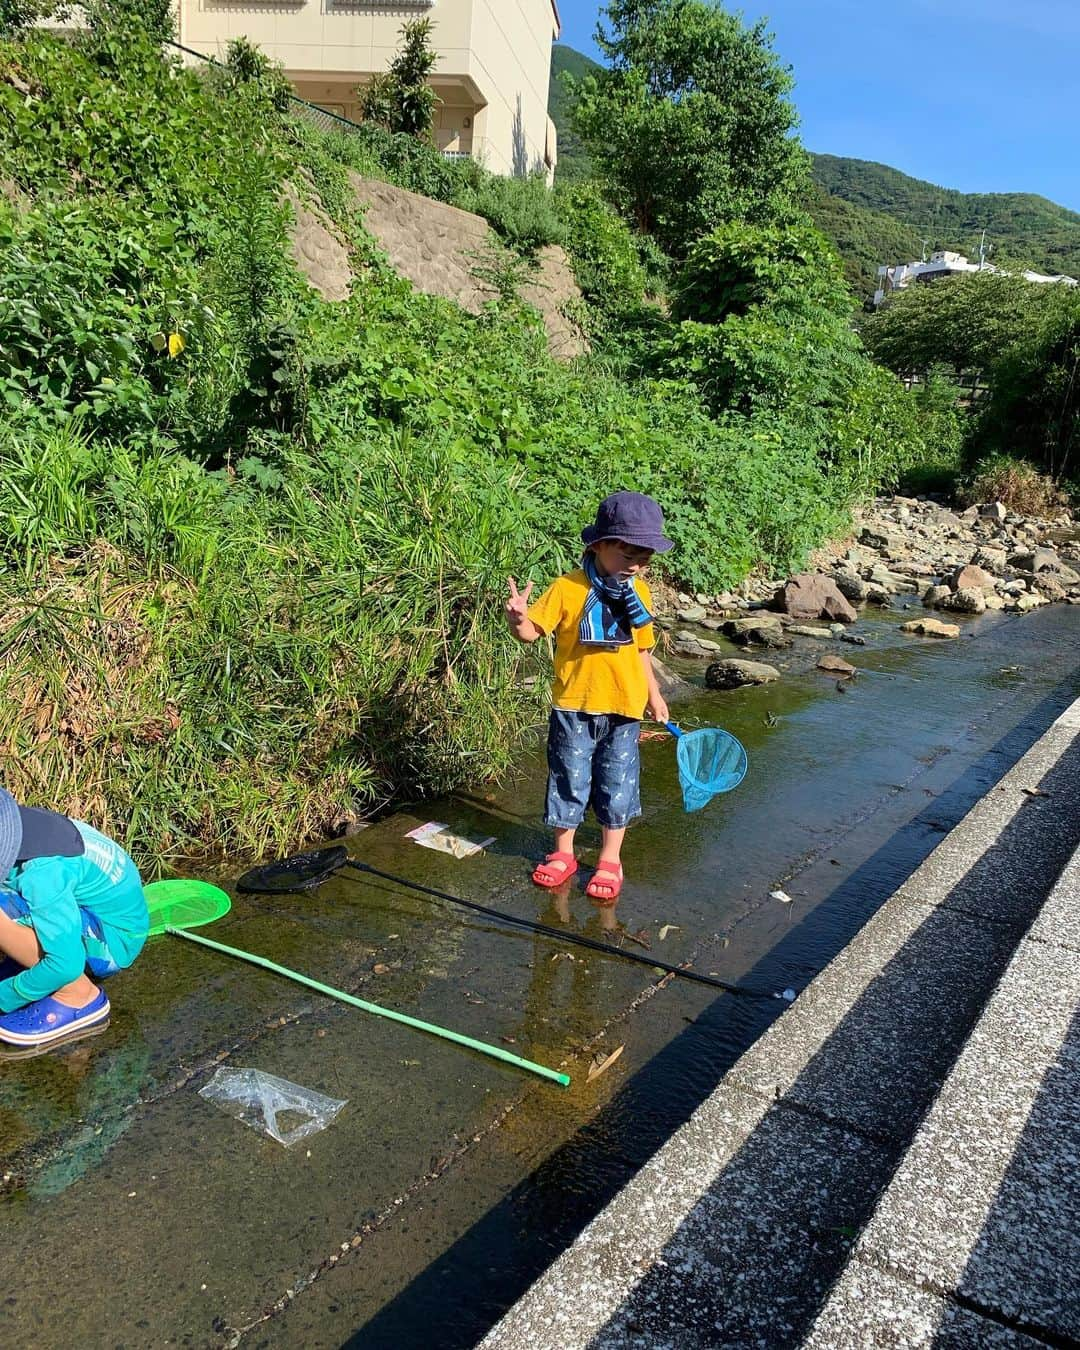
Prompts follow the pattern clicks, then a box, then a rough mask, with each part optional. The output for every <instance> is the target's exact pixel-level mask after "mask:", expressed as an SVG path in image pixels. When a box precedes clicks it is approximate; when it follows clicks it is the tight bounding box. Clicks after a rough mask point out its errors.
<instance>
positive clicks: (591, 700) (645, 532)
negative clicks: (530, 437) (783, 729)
mask: <svg viewBox="0 0 1080 1350" xmlns="http://www.w3.org/2000/svg"><path fill="white" fill-rule="evenodd" d="M581 538H582V541H583V543H584V544H585V555H584V557H583V558H582V562H581V567H580V568H577V569H575V570H574V571H573V572H567V573H566V574H565V575H564V576H561V577H559V578H558V580H556V581H555V582H553V583H552V585H551V586H549V587H548V589H547V590H546V591H545V592H544V594H543V595H542V596H541V597H540V599H539V600H537V601H536V602H535V604H533V605H531V606H530V605H529V596H530V594H531V593H532V587H533V583H532V582H531V581H530V582H529V583H528V585H527V586H526V587H525V589H524V590H523V591H520V592H519V591H518V589H517V583H516V582H515V581H514V579H513V577H511V578H510V599H509V600H508V601H507V603H506V621H507V623H508V624H509V626H510V631H511V633H513V635H514V636H515V637H516V638H517V639H518V640H519V641H521V642H535V641H536V639H537V638H539V637H543V636H545V635H546V634H548V633H551V634H553V635H554V637H555V676H554V680H553V681H552V688H551V693H552V704H553V707H552V710H551V717H550V721H549V724H548V750H547V757H548V785H547V801H546V807H545V812H544V821H545V823H546V824H547V825H549V826H550V827H551V828H552V829H553V830H554V831H555V848H554V851H553V852H551V853H549V854H548V856H547V858H546V859H545V861H544V862H542V863H540V865H539V866H538V867H537V868H536V870H535V871H534V872H533V878H532V879H533V881H535V882H536V884H537V885H538V886H548V887H553V886H561V885H562V883H563V882H564V881H566V880H567V879H568V878H570V877H572V876H573V874H574V873H575V872H576V871H577V869H578V864H577V858H576V857H575V855H574V834H575V831H576V830H577V827H578V826H579V825H580V824H581V822H582V820H583V819H584V816H585V808H586V807H587V806H589V805H590V804H591V805H592V808H593V811H594V812H595V814H596V818H597V820H598V821H599V822H600V829H601V832H602V842H601V845H600V858H599V861H598V863H597V866H596V871H595V873H594V874H593V876H592V877H591V879H590V880H589V884H588V885H587V886H586V887H585V894H586V895H588V896H589V897H590V898H591V899H593V900H596V901H598V902H599V903H600V904H604V905H612V904H614V903H615V901H616V900H617V899H618V896H619V891H620V890H621V888H622V882H623V871H622V862H621V861H620V857H621V852H622V843H623V837H624V835H625V834H626V827H627V825H628V824H629V822H630V821H631V820H633V819H634V817H635V816H639V815H640V814H641V799H640V793H639V777H640V759H639V753H638V735H639V731H640V723H641V717H642V714H643V713H645V712H648V714H649V716H650V717H651V718H653V719H654V720H655V721H657V722H666V721H667V720H668V707H667V704H666V703H665V702H664V698H663V696H662V694H661V693H660V689H659V686H658V685H657V682H656V672H655V671H654V670H653V664H652V655H651V652H652V648H653V646H654V637H653V627H652V617H653V616H652V613H651V608H652V593H651V592H650V590H649V587H648V585H647V584H646V582H645V579H644V577H642V576H641V575H640V573H641V572H642V570H643V569H644V568H645V567H646V566H647V565H648V562H649V560H650V558H651V557H652V556H653V554H654V553H666V552H667V550H668V549H670V548H673V547H674V545H673V544H672V542H671V540H670V539H665V537H664V516H663V513H662V511H661V510H660V507H659V506H658V505H657V503H656V502H654V501H653V499H652V498H651V497H646V496H644V495H643V494H642V493H640V492H616V493H614V494H613V495H612V496H610V497H605V498H604V500H603V501H602V502H601V503H600V506H599V507H598V509H597V512H596V520H595V522H594V523H593V524H592V525H590V526H588V527H587V528H586V529H584V530H582V532H581Z"/></svg>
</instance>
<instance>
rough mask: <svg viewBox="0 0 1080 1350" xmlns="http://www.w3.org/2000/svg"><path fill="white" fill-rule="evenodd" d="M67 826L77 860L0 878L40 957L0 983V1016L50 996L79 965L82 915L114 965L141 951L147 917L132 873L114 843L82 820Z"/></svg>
mask: <svg viewBox="0 0 1080 1350" xmlns="http://www.w3.org/2000/svg"><path fill="white" fill-rule="evenodd" d="M72 824H73V825H74V826H75V828H76V829H77V830H78V831H79V833H80V834H81V835H82V838H83V843H84V844H85V846H86V852H85V853H84V854H83V855H82V857H79V858H58V857H49V858H31V859H30V860H29V861H28V862H24V863H19V864H17V865H16V866H15V867H13V868H12V869H11V871H10V872H9V873H8V876H7V882H6V885H7V889H8V890H11V891H15V892H16V893H17V894H19V895H21V896H22V898H23V899H24V900H25V901H26V905H27V908H28V910H29V923H30V924H31V925H32V927H33V929H34V933H35V934H36V936H37V940H38V942H39V944H40V946H41V952H42V956H41V960H40V961H39V962H38V963H37V965H36V966H31V967H30V968H29V969H28V970H24V971H22V973H21V974H19V975H16V976H15V977H14V978H13V979H10V980H0V1012H14V1011H15V1009H16V1008H22V1007H24V1006H25V1005H26V1004H27V1003H35V1002H36V1001H37V1000H38V999H41V998H45V997H46V996H47V995H49V994H54V993H55V992H56V991H57V989H62V988H63V986H64V985H65V984H70V983H71V981H72V980H75V979H77V978H78V977H79V976H80V975H81V974H82V973H83V970H84V969H85V966H86V947H85V946H84V943H83V916H82V913H81V911H82V910H84V909H85V910H89V911H90V913H91V914H92V915H93V916H94V918H95V919H97V921H98V923H99V924H100V926H101V933H102V940H103V942H104V945H105V946H106V947H107V948H108V949H109V954H110V956H111V957H112V959H113V960H114V961H115V962H116V964H117V965H118V966H121V967H123V966H129V965H130V964H131V963H132V961H134V960H135V958H136V956H138V954H139V952H140V951H141V950H142V947H143V943H144V942H145V941H146V934H147V930H148V929H149V926H150V919H149V916H148V914H147V911H146V899H145V897H144V895H143V889H142V881H141V879H140V877H139V872H138V869H137V868H136V866H135V864H134V863H133V862H132V860H131V859H130V858H129V857H128V855H127V854H126V853H125V852H124V850H123V849H122V848H121V847H120V845H119V844H117V843H114V842H113V840H111V839H109V838H107V837H106V836H105V835H103V834H99V833H98V831H97V830H95V829H93V828H92V827H91V826H89V825H84V824H83V823H82V821H79V820H76V821H73V822H72Z"/></svg>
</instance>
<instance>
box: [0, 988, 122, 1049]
mask: <svg viewBox="0 0 1080 1350" xmlns="http://www.w3.org/2000/svg"><path fill="white" fill-rule="evenodd" d="M108 1018H109V1000H108V999H107V998H106V996H105V991H104V989H100V990H99V991H98V996H97V998H95V999H94V1000H93V1002H92V1003H88V1004H87V1005H86V1007H85V1008H69V1007H67V1005H66V1004H64V1003H59V1002H57V1000H56V999H55V998H39V999H38V1001H37V1002H36V1003H28V1004H27V1006H26V1007H25V1008H19V1009H18V1010H17V1011H16V1012H10V1013H4V1015H3V1016H2V1017H0V1041H4V1042H5V1043H6V1044H7V1045H49V1044H50V1043H51V1042H53V1041H62V1040H66V1039H67V1038H68V1037H69V1036H74V1035H77V1034H79V1033H81V1032H83V1031H84V1030H86V1029H87V1028H89V1027H94V1026H98V1025H99V1024H100V1023H102V1022H106V1021H108Z"/></svg>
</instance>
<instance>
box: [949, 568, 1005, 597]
mask: <svg viewBox="0 0 1080 1350" xmlns="http://www.w3.org/2000/svg"><path fill="white" fill-rule="evenodd" d="M996 584H997V583H996V581H995V579H994V578H993V577H992V576H991V575H990V573H989V572H984V571H983V569H982V568H981V567H976V565H975V564H974V563H967V564H966V565H965V566H964V567H957V568H956V569H955V571H954V572H953V574H952V576H950V577H949V586H950V587H951V588H952V590H954V591H964V590H975V591H992V590H993V589H994V587H995V585H996Z"/></svg>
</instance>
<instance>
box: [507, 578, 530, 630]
mask: <svg viewBox="0 0 1080 1350" xmlns="http://www.w3.org/2000/svg"><path fill="white" fill-rule="evenodd" d="M507 581H508V582H509V583H510V599H509V600H507V602H506V611H505V612H506V622H507V623H508V624H509V625H510V627H511V628H520V627H521V625H522V624H523V623H524V622H525V620H526V619H527V618H528V617H529V596H530V595H532V588H533V583H532V582H531V581H530V582H529V583H528V585H527V586H526V587H525V589H524V590H523V591H519V590H518V588H517V582H516V581H515V580H514V578H513V577H507Z"/></svg>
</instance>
